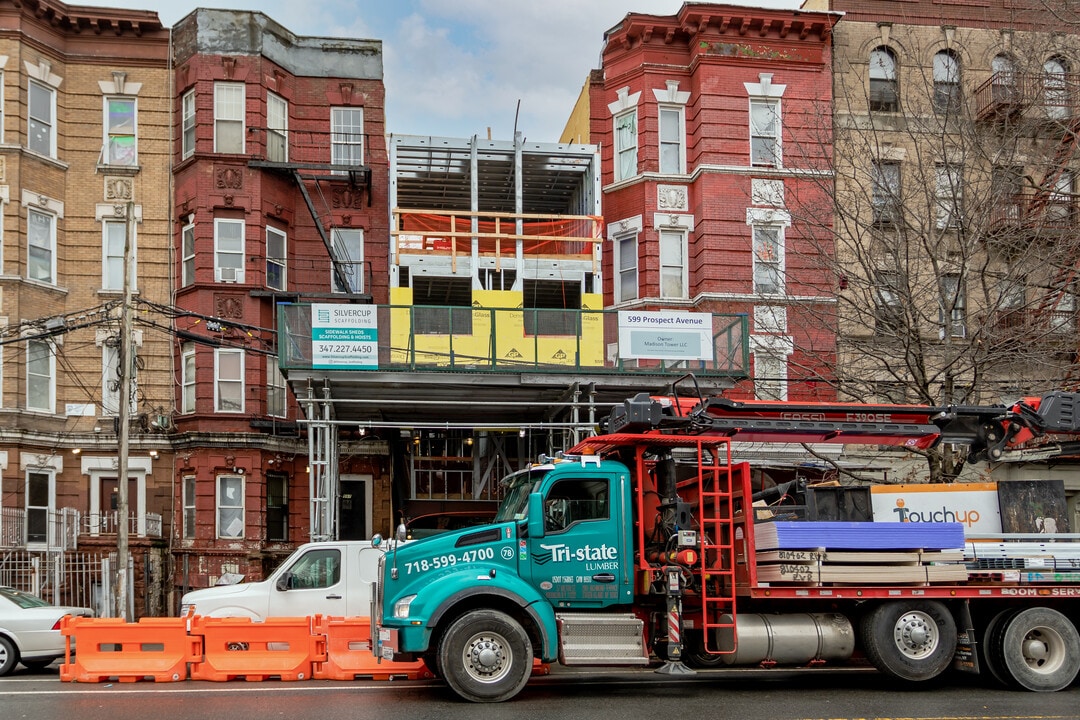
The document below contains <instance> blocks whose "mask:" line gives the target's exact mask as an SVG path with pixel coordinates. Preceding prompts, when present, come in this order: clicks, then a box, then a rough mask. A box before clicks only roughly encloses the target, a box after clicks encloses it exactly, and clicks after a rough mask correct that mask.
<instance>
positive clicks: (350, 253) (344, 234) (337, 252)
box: [330, 228, 364, 293]
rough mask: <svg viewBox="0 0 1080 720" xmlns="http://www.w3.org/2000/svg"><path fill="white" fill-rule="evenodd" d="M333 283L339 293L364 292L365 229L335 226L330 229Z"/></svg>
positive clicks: (335, 290)
mask: <svg viewBox="0 0 1080 720" xmlns="http://www.w3.org/2000/svg"><path fill="white" fill-rule="evenodd" d="M330 249H331V250H333V252H334V257H333V262H332V263H331V281H330V282H331V285H332V286H333V288H334V292H337V293H343V292H348V293H362V292H364V274H363V272H362V270H363V266H364V231H363V230H362V229H348V228H333V229H331V231H330Z"/></svg>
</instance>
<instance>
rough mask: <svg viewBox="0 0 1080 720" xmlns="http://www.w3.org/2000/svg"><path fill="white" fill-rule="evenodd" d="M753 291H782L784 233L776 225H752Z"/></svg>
mask: <svg viewBox="0 0 1080 720" xmlns="http://www.w3.org/2000/svg"><path fill="white" fill-rule="evenodd" d="M753 233H754V292H755V293H758V294H759V295H782V294H783V293H784V235H783V229H782V228H781V227H780V226H778V225H754V226H753Z"/></svg>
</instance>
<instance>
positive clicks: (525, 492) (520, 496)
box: [495, 467, 551, 523]
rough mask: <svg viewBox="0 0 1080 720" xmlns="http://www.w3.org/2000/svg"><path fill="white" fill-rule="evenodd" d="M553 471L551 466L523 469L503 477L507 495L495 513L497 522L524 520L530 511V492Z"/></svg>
mask: <svg viewBox="0 0 1080 720" xmlns="http://www.w3.org/2000/svg"><path fill="white" fill-rule="evenodd" d="M550 471H551V468H550V467H545V468H535V469H532V470H521V471H519V472H516V473H514V474H513V475H508V476H507V477H506V478H504V479H503V481H502V485H503V486H504V487H505V492H506V497H505V498H504V499H503V501H502V505H500V506H499V512H498V513H497V514H496V515H495V522H497V523H500V522H510V521H511V520H524V519H525V517H526V515H528V511H529V493H531V492H532V490H533V488H534V487H535V486H536V485H537V483H539V482H540V480H541V479H542V478H543V477H544V476H545V475H547V474H548V472H550Z"/></svg>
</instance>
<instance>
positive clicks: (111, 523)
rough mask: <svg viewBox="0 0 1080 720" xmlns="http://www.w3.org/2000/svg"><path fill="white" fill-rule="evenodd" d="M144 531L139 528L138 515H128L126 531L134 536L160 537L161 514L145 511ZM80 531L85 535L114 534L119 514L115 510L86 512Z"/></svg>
mask: <svg viewBox="0 0 1080 720" xmlns="http://www.w3.org/2000/svg"><path fill="white" fill-rule="evenodd" d="M143 517H144V519H145V525H146V531H145V532H141V531H140V530H139V515H138V514H135V513H132V514H129V515H128V532H129V533H131V534H132V535H134V536H135V537H152V538H159V537H161V525H162V523H161V515H159V514H158V513H149V512H148V513H146V514H145V515H144V516H143ZM83 521H84V522H83V526H82V531H83V532H84V533H85V534H87V535H115V534H117V533H118V532H119V529H120V515H119V513H118V512H117V511H116V510H110V511H107V512H103V513H87V514H86V515H85V516H84V517H83Z"/></svg>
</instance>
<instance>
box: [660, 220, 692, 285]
mask: <svg viewBox="0 0 1080 720" xmlns="http://www.w3.org/2000/svg"><path fill="white" fill-rule="evenodd" d="M686 286H687V272H686V233H685V232H683V231H682V230H661V231H660V297H662V298H676V299H683V298H686V297H687V292H686Z"/></svg>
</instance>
